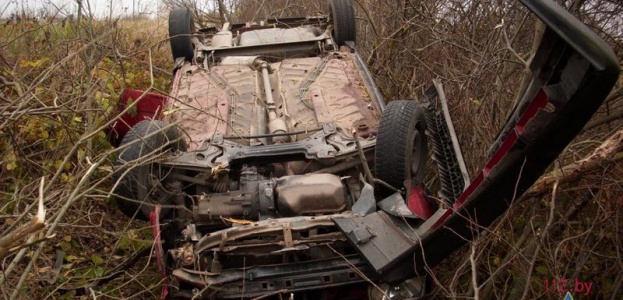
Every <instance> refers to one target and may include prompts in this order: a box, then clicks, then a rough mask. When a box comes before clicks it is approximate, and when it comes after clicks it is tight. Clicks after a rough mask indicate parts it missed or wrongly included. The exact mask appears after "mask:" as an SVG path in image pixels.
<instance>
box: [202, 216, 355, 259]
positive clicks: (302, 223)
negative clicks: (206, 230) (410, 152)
mask: <svg viewBox="0 0 623 300" xmlns="http://www.w3.org/2000/svg"><path fill="white" fill-rule="evenodd" d="M349 216H352V214H351V213H348V212H347V213H342V214H336V215H327V216H317V217H292V218H279V219H270V220H265V221H259V222H256V223H253V224H249V225H242V226H236V227H231V228H227V229H223V230H221V231H217V232H213V233H210V234H207V235H205V236H203V237H202V238H201V239H200V240H199V242H197V245H196V246H195V254H197V255H199V254H201V253H203V252H206V251H209V250H218V251H222V252H228V251H234V250H238V249H241V248H259V247H265V246H267V245H277V246H279V248H284V247H285V245H286V241H284V238H283V230H284V228H286V227H289V228H290V229H289V230H290V231H291V232H301V231H306V230H310V229H315V228H322V227H324V228H335V223H334V222H333V219H340V218H346V217H349ZM267 234H278V235H279V236H282V238H280V239H279V240H262V239H256V238H257V237H258V236H261V235H267ZM247 238H250V240H248V241H246V242H245V239H247ZM336 240H346V238H345V237H344V235H343V234H342V233H341V232H330V233H326V234H317V235H308V236H307V237H299V238H298V239H296V240H292V241H291V242H292V245H293V246H296V245H304V244H307V243H311V242H313V243H318V242H323V241H324V242H329V241H336ZM288 243H289V242H288Z"/></svg>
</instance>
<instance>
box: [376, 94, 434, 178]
mask: <svg viewBox="0 0 623 300" xmlns="http://www.w3.org/2000/svg"><path fill="white" fill-rule="evenodd" d="M427 149H428V148H427V144H426V119H425V115H424V110H423V109H422V108H420V105H419V104H418V103H417V102H415V101H410V100H396V101H392V102H389V104H388V105H387V106H385V110H384V111H383V116H382V117H381V124H380V125H379V132H378V135H377V138H376V150H375V154H374V168H375V172H376V177H377V178H378V179H381V180H383V181H385V182H387V183H388V184H390V185H391V186H393V187H395V188H402V187H404V186H405V181H406V180H410V181H411V182H412V183H413V184H416V185H417V184H422V183H423V181H424V177H425V175H426V159H427V151H428V150H427Z"/></svg>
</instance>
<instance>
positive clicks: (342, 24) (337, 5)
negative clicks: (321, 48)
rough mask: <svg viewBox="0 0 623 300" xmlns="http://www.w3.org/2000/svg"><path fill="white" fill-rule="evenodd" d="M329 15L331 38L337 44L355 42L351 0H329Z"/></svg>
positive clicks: (353, 12)
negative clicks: (331, 27)
mask: <svg viewBox="0 0 623 300" xmlns="http://www.w3.org/2000/svg"><path fill="white" fill-rule="evenodd" d="M329 7H330V9H331V12H330V17H331V20H332V23H333V40H334V41H335V43H337V45H338V46H343V45H344V44H345V43H346V42H347V41H352V42H357V28H356V26H355V10H354V9H353V1H352V0H330V1H329Z"/></svg>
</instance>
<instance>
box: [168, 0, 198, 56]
mask: <svg viewBox="0 0 623 300" xmlns="http://www.w3.org/2000/svg"><path fill="white" fill-rule="evenodd" d="M195 31H196V30H195V18H194V17H193V13H192V11H190V9H188V8H186V7H183V8H177V9H174V10H172V11H171V12H170V13H169V42H170V43H171V54H173V60H175V59H176V58H178V57H184V59H185V60H186V61H191V60H192V59H193V56H194V54H195V49H194V46H193V41H192V34H194V33H195Z"/></svg>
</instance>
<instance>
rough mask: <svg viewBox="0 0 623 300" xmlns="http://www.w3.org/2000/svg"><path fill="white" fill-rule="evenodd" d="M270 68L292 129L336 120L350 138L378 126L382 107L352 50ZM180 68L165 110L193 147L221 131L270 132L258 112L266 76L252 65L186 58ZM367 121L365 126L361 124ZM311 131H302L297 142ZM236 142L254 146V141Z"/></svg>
mask: <svg viewBox="0 0 623 300" xmlns="http://www.w3.org/2000/svg"><path fill="white" fill-rule="evenodd" d="M236 61H239V62H248V61H250V60H245V59H238V60H236ZM270 67H271V69H272V70H274V71H273V72H272V73H271V74H270V75H269V76H270V82H271V85H272V87H273V91H272V94H273V98H274V99H275V104H276V107H277V110H276V111H277V115H278V117H280V118H283V119H284V120H285V121H286V125H287V129H288V131H291V132H292V131H301V130H307V129H315V128H319V127H322V125H323V124H329V123H332V124H334V125H335V126H336V127H337V128H338V131H339V133H340V134H341V135H342V137H343V138H344V139H349V138H350V135H351V132H353V130H358V132H361V135H362V136H364V137H368V136H369V132H374V131H375V129H376V128H377V127H378V122H379V118H380V116H379V112H378V111H377V110H376V109H375V107H376V106H375V105H373V103H372V102H371V100H370V97H369V95H368V93H367V92H366V88H365V86H364V84H363V83H362V79H361V77H360V76H359V73H358V71H357V68H356V66H355V64H354V62H353V60H352V55H351V54H350V53H348V52H339V53H334V54H329V56H327V57H325V58H321V57H306V58H288V59H283V60H282V61H280V62H275V63H272V64H271V66H270ZM177 72H178V73H177V76H176V80H175V82H174V86H173V90H172V93H171V97H170V100H172V102H171V103H169V107H168V109H167V112H166V114H167V115H168V117H167V118H168V121H169V122H175V123H177V124H179V127H180V129H181V130H182V131H183V132H184V133H185V134H186V136H187V142H188V145H189V150H191V151H193V150H205V149H206V148H207V146H208V145H207V143H206V142H208V141H211V140H212V139H213V137H214V135H216V134H220V135H221V136H232V137H236V136H241V137H243V136H252V135H257V134H262V133H264V132H266V129H265V128H259V127H260V126H261V125H258V114H261V113H263V112H264V111H265V105H266V95H265V93H264V91H263V84H262V83H261V80H260V79H261V78H260V77H261V75H260V73H259V71H258V70H254V69H253V68H252V64H246V63H244V64H239V65H236V64H226V65H214V66H211V67H210V68H202V67H198V66H196V65H192V64H190V63H186V64H184V65H183V66H182V68H180V69H179V70H178V71H177ZM362 124H363V125H364V126H365V130H362V129H361V128H362ZM262 127H263V126H262ZM311 134H312V133H303V134H299V135H297V136H295V137H294V138H293V141H297V140H301V139H305V138H307V137H309V136H311ZM234 141H235V142H236V143H237V144H240V145H252V144H253V141H254V140H250V139H248V138H240V139H236V140H234Z"/></svg>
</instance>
